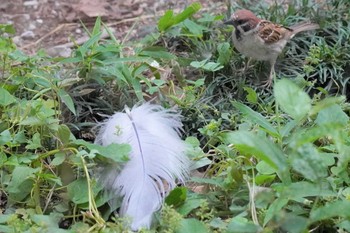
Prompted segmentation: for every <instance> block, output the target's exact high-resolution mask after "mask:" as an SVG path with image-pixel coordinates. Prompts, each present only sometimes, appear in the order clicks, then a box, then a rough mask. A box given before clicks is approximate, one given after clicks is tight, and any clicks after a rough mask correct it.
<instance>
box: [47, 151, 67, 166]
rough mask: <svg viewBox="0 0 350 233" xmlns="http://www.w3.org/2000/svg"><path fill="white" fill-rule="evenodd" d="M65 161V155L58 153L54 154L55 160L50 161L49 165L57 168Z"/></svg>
mask: <svg viewBox="0 0 350 233" xmlns="http://www.w3.org/2000/svg"><path fill="white" fill-rule="evenodd" d="M65 159H66V154H65V153H63V152H59V153H57V154H55V158H54V159H53V160H52V161H51V163H50V165H52V166H58V165H60V164H62V163H63V162H64V160H65Z"/></svg>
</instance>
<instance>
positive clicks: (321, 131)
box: [289, 122, 344, 149]
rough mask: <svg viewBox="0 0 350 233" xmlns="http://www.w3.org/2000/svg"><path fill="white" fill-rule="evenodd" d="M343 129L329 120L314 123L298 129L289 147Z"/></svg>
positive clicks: (297, 145)
mask: <svg viewBox="0 0 350 233" xmlns="http://www.w3.org/2000/svg"><path fill="white" fill-rule="evenodd" d="M342 129H344V126H343V125H341V124H338V123H333V122H330V123H328V124H322V125H320V126H318V125H316V126H314V127H311V128H308V129H306V130H302V129H300V130H299V131H298V132H297V133H296V134H295V135H293V137H292V139H291V141H290V143H289V147H290V148H292V149H293V148H298V147H300V146H301V145H303V144H306V143H310V142H314V141H316V140H317V139H319V138H322V137H325V136H332V135H333V134H336V133H338V132H340V131H341V130H342Z"/></svg>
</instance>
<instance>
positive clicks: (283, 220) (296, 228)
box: [276, 213, 309, 233]
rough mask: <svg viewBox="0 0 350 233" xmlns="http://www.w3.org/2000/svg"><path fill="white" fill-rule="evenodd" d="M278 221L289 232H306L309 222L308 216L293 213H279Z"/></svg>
mask: <svg viewBox="0 0 350 233" xmlns="http://www.w3.org/2000/svg"><path fill="white" fill-rule="evenodd" d="M276 221H277V222H278V223H279V224H280V225H282V228H283V229H284V230H285V231H286V232H288V233H300V232H306V229H307V226H308V223H309V222H308V219H307V218H304V217H301V216H297V215H295V214H292V213H286V214H282V215H279V216H277V219H276Z"/></svg>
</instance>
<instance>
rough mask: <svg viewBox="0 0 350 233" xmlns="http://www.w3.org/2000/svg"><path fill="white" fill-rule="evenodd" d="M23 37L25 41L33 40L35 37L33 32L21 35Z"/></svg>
mask: <svg viewBox="0 0 350 233" xmlns="http://www.w3.org/2000/svg"><path fill="white" fill-rule="evenodd" d="M21 37H22V38H23V39H33V38H34V37H35V35H34V32H33V31H25V32H23V33H22V34H21Z"/></svg>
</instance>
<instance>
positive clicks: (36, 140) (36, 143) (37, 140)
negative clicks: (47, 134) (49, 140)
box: [26, 133, 42, 150]
mask: <svg viewBox="0 0 350 233" xmlns="http://www.w3.org/2000/svg"><path fill="white" fill-rule="evenodd" d="M41 147H42V145H41V137H40V133H35V134H34V135H33V137H32V140H28V145H26V149H28V150H35V149H38V148H41Z"/></svg>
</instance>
